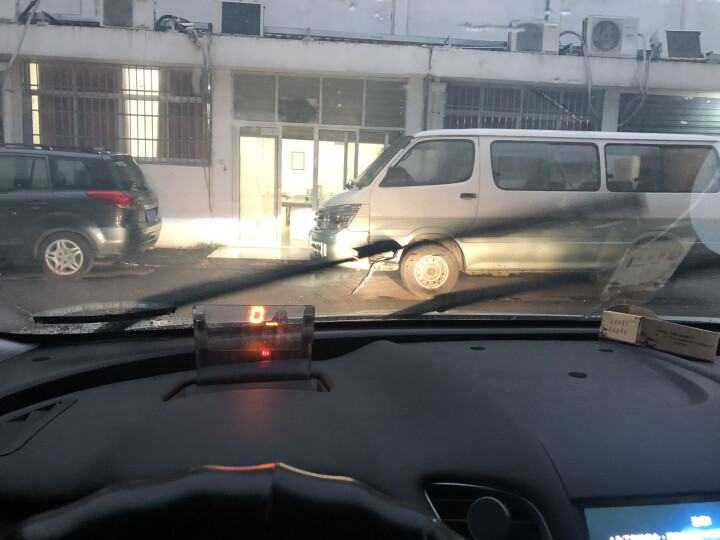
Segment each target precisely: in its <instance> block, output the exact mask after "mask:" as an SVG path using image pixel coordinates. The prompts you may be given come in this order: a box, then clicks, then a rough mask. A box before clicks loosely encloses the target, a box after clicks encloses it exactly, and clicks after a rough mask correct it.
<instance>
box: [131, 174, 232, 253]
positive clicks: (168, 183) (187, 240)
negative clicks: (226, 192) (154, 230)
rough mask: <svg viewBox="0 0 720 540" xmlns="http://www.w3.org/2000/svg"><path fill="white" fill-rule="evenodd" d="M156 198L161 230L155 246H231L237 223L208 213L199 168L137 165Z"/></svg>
mask: <svg viewBox="0 0 720 540" xmlns="http://www.w3.org/2000/svg"><path fill="white" fill-rule="evenodd" d="M141 167H142V170H143V173H144V174H145V177H146V178H147V180H148V182H149V183H150V185H151V186H152V188H153V189H154V190H155V192H156V193H157V196H158V201H159V207H160V215H161V216H162V219H163V225H162V231H161V233H160V239H159V240H158V243H157V247H168V248H175V247H191V246H195V245H198V244H201V243H209V242H220V243H232V242H233V241H234V240H235V239H237V230H236V227H237V224H236V223H235V222H234V221H233V220H232V219H229V218H227V216H223V215H222V214H216V215H215V216H213V214H211V212H210V203H209V200H208V187H207V179H206V176H205V169H204V168H203V167H191V166H180V165H165V164H157V165H155V164H148V163H143V164H141Z"/></svg>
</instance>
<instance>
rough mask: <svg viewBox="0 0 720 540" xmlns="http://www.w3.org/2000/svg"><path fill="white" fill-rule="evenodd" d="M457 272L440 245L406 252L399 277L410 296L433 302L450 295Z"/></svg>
mask: <svg viewBox="0 0 720 540" xmlns="http://www.w3.org/2000/svg"><path fill="white" fill-rule="evenodd" d="M459 274H460V268H459V266H458V263H457V260H455V257H454V256H453V254H452V253H450V251H449V250H448V249H446V248H444V247H443V246H441V245H439V244H424V245H420V246H417V247H414V248H411V249H410V250H409V251H407V252H406V253H405V255H404V257H403V259H402V262H401V263H400V277H401V278H402V281H403V284H404V285H405V287H406V288H407V290H409V291H410V292H411V293H413V294H414V295H415V296H419V297H421V298H432V297H433V296H436V295H438V294H443V293H447V292H450V291H451V290H452V288H453V287H454V286H455V283H457V280H458V275H459Z"/></svg>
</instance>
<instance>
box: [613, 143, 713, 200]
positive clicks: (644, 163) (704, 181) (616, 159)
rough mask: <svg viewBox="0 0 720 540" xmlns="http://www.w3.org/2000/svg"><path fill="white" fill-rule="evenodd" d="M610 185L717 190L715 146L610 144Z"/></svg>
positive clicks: (637, 188) (672, 190)
mask: <svg viewBox="0 0 720 540" xmlns="http://www.w3.org/2000/svg"><path fill="white" fill-rule="evenodd" d="M605 164H606V168H607V187H608V190H610V191H633V192H640V193H690V192H717V191H718V190H720V167H718V156H717V153H716V151H715V149H714V148H713V147H711V146H687V145H685V146H682V145H673V144H667V145H657V144H608V145H607V146H605Z"/></svg>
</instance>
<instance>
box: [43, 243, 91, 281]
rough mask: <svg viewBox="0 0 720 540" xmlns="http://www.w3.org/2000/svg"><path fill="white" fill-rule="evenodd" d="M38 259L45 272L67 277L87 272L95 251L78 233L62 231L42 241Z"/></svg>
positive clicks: (54, 275)
mask: <svg viewBox="0 0 720 540" xmlns="http://www.w3.org/2000/svg"><path fill="white" fill-rule="evenodd" d="M38 259H39V261H40V266H42V269H43V271H44V272H45V273H46V274H48V275H50V276H53V277H56V278H62V279H67V278H73V277H77V276H81V275H83V274H87V273H88V271H89V270H90V268H92V265H93V262H95V253H94V252H93V250H92V248H91V247H90V244H89V243H88V242H87V240H85V239H84V238H83V237H82V236H80V235H79V234H75V233H70V232H62V233H57V234H53V235H51V236H49V237H47V238H46V239H45V240H44V241H43V243H42V245H41V246H40V250H39V252H38Z"/></svg>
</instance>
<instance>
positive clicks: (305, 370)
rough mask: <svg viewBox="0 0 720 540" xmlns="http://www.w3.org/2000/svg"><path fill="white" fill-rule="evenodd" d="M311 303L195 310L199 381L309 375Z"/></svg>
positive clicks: (213, 307) (287, 377)
mask: <svg viewBox="0 0 720 540" xmlns="http://www.w3.org/2000/svg"><path fill="white" fill-rule="evenodd" d="M314 324H315V308H314V307H313V306H262V305H257V306H233V305H198V306H195V307H194V308H193V326H194V331H195V358H196V365H197V384H198V385H203V384H219V383H227V382H247V381H262V380H289V379H305V380H308V379H309V378H310V358H311V354H312V336H313V328H314Z"/></svg>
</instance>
